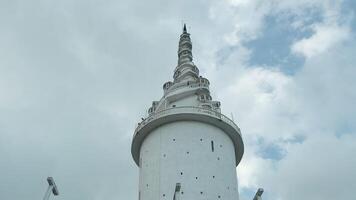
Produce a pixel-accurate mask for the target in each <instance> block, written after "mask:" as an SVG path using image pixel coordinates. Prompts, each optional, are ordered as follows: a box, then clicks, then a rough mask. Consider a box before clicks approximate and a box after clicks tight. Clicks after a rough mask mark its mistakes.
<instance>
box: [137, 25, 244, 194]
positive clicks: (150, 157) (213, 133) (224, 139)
mask: <svg viewBox="0 0 356 200" xmlns="http://www.w3.org/2000/svg"><path fill="white" fill-rule="evenodd" d="M192 61H193V56H192V43H191V40H190V34H189V33H188V32H187V30H186V26H185V25H184V28H183V33H182V34H181V36H180V40H179V48H178V65H177V67H176V68H175V70H174V75H173V82H172V81H168V82H166V83H165V84H164V85H163V91H164V95H163V97H162V98H161V100H159V101H153V102H152V106H151V107H150V108H149V109H148V114H149V116H148V117H147V118H146V119H144V120H143V121H142V122H140V123H138V126H137V128H136V129H135V134H134V137H133V140H132V146H131V153H132V156H133V159H134V160H135V162H136V164H137V165H138V166H139V168H140V181H139V182H140V183H139V200H159V199H161V200H172V199H182V200H200V199H201V200H214V199H216V200H220V199H221V200H236V199H238V189H237V176H236V166H237V165H238V164H239V162H240V160H241V158H242V155H243V152H244V147H243V141H242V138H241V132H240V129H239V128H238V126H237V125H236V124H235V123H234V122H233V121H232V120H230V119H229V118H227V117H226V116H225V115H223V114H221V112H220V102H219V101H213V100H212V98H211V96H210V91H209V80H208V79H206V78H204V77H202V76H199V69H198V68H197V67H196V66H195V65H194V63H193V62H192Z"/></svg>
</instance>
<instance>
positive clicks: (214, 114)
mask: <svg viewBox="0 0 356 200" xmlns="http://www.w3.org/2000/svg"><path fill="white" fill-rule="evenodd" d="M180 113H196V114H202V115H208V116H210V117H213V118H216V119H218V120H221V121H223V122H225V123H227V124H229V125H230V126H232V127H233V128H235V129H236V130H238V132H239V134H240V128H239V127H238V126H237V125H236V124H235V123H234V122H233V121H232V120H231V119H229V118H228V117H226V116H225V115H223V114H221V113H219V112H217V111H214V110H211V109H208V108H201V107H193V106H182V107H175V108H168V109H165V110H162V111H158V112H156V113H154V114H152V115H151V116H149V117H147V118H146V119H144V120H143V121H142V122H140V123H138V125H137V127H136V129H135V133H137V132H139V131H140V129H141V128H142V127H144V126H145V125H146V124H148V123H149V122H150V121H153V120H156V119H158V118H163V117H165V116H167V115H172V114H180Z"/></svg>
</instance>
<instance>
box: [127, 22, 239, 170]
mask: <svg viewBox="0 0 356 200" xmlns="http://www.w3.org/2000/svg"><path fill="white" fill-rule="evenodd" d="M209 85H210V83H209V80H208V79H207V78H204V77H202V76H200V75H199V69H198V68H197V67H196V66H195V64H194V63H193V55H192V42H191V40H190V34H189V33H188V31H187V27H186V25H185V24H184V26H183V32H182V34H181V35H180V38H179V46H178V64H177V66H176V67H175V69H174V75H173V81H167V82H166V83H164V84H163V92H164V94H163V97H162V98H161V99H160V100H159V101H153V102H152V106H151V107H150V108H149V109H148V115H149V116H148V117H147V118H145V119H143V121H142V122H140V123H139V124H138V126H137V128H136V130H135V136H134V139H133V143H132V147H131V150H132V155H133V157H134V159H135V161H136V163H137V164H139V149H140V145H141V143H142V141H143V140H144V138H145V136H146V135H147V134H149V133H150V131H151V130H153V129H154V128H156V127H158V126H160V125H162V124H165V123H170V122H174V121H179V120H187V121H201V122H204V123H209V124H213V125H214V126H217V127H219V128H221V129H222V130H224V131H225V132H226V133H227V134H228V135H229V136H230V137H231V138H232V140H233V142H234V146H235V149H236V164H238V163H239V162H240V160H241V157H242V154H243V143H242V138H241V135H240V129H239V128H238V127H237V125H236V124H235V123H234V122H233V121H231V120H230V119H229V118H227V117H225V116H224V115H223V114H221V110H220V102H219V101H213V100H212V97H211V96H210V89H209Z"/></svg>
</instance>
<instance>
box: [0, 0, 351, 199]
mask: <svg viewBox="0 0 356 200" xmlns="http://www.w3.org/2000/svg"><path fill="white" fill-rule="evenodd" d="M355 11H356V3H355V1H354V0H283V1H280V0H270V1H266V0H219V1H208V0H204V1H203V0H196V1H189V0H185V1H175V2H170V1H166V0H152V1H139V0H128V1H120V0H108V1H102V0H101V1H100V0H86V1H83V0H78V1H72V0H59V1H58V0H57V1H49V0H33V1H17V0H0V199H3V200H23V199H41V198H42V197H43V194H44V192H45V190H46V187H47V183H46V181H45V178H46V177H47V176H53V177H54V178H55V180H56V183H57V185H58V187H59V190H60V196H58V197H56V198H55V199H58V200H61V199H62V200H78V199H83V200H84V199H88V200H99V199H100V200H102V199H106V200H114V199H115V200H118V199H126V200H131V199H133V200H136V199H137V198H138V168H137V167H136V165H135V164H134V161H133V160H132V158H131V154H130V144H131V138H132V135H133V131H134V128H135V125H136V123H137V122H138V121H140V118H141V117H144V116H145V112H146V110H147V108H148V107H149V106H150V104H151V101H153V100H158V99H160V98H161V96H162V93H163V91H162V85H163V83H164V82H166V81H168V80H172V75H173V70H174V68H175V66H176V64H177V48H178V39H179V35H180V33H181V31H182V21H185V22H186V23H187V24H188V27H189V28H188V31H189V32H190V33H191V37H192V42H193V54H194V62H195V64H196V65H197V66H198V67H199V69H200V72H201V75H203V76H205V77H207V78H209V80H210V82H211V91H212V96H213V98H214V99H217V100H219V101H221V102H222V110H223V113H225V114H226V115H228V116H231V114H233V116H234V120H235V122H236V123H237V124H238V125H239V126H240V128H241V130H242V134H243V138H244V141H245V155H244V157H243V159H242V162H241V164H240V165H239V167H238V168H237V172H238V179H239V190H240V196H241V200H250V199H252V197H253V195H254V193H255V191H256V189H257V188H258V187H263V188H264V189H265V193H264V197H265V198H264V199H266V200H300V199H303V200H325V199H355V197H356V193H355V191H356V182H355V178H356V170H355V169H356V156H355V154H356V105H355V104H356V59H355V55H356V54H355V52H356V40H355V33H356V21H355V17H356V16H355V14H356V13H355ZM353 192H354V193H353Z"/></svg>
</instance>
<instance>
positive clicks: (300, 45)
mask: <svg viewBox="0 0 356 200" xmlns="http://www.w3.org/2000/svg"><path fill="white" fill-rule="evenodd" d="M312 29H313V32H314V34H313V35H312V36H311V37H309V38H304V39H301V40H299V41H297V42H295V43H294V44H293V46H292V51H293V52H294V53H297V54H301V55H303V56H305V57H307V58H310V57H312V56H315V55H317V54H320V53H322V52H324V51H327V50H329V49H330V48H332V47H334V46H335V45H337V44H339V43H340V42H343V41H345V40H347V39H348V38H349V37H350V30H349V28H348V27H347V26H337V25H324V24H323V25H321V24H319V25H315V26H314V27H313V28H312Z"/></svg>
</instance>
